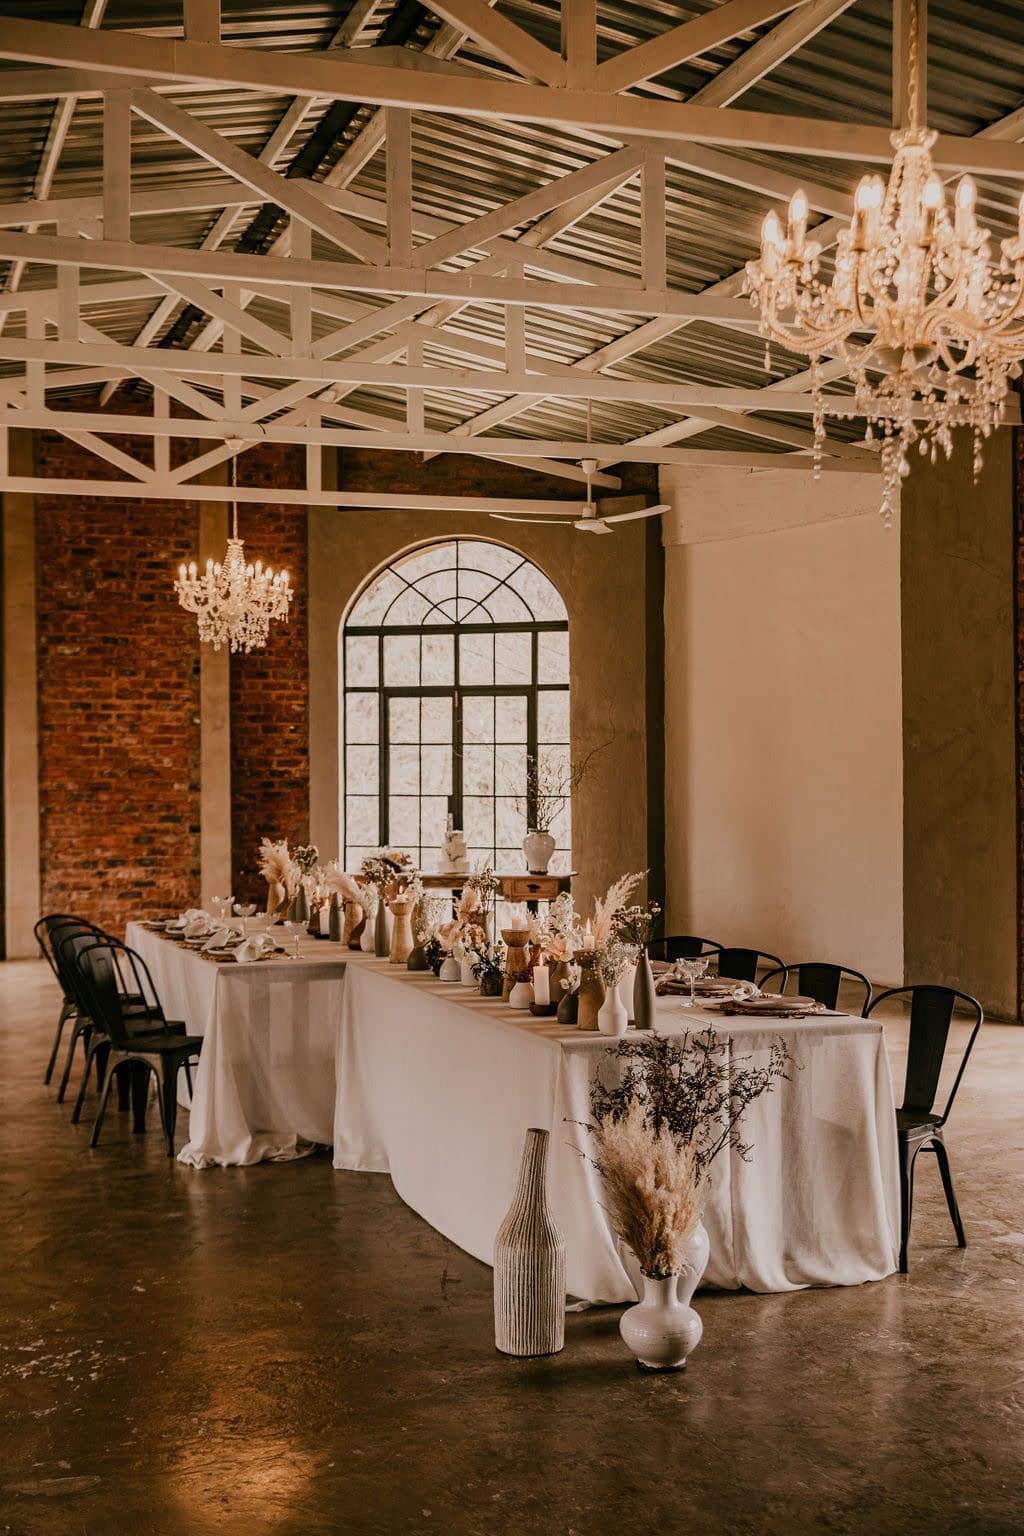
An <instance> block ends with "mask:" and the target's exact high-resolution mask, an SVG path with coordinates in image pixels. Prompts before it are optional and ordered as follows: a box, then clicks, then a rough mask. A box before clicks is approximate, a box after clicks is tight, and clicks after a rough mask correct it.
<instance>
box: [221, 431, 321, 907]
mask: <svg viewBox="0 0 1024 1536" xmlns="http://www.w3.org/2000/svg"><path fill="white" fill-rule="evenodd" d="M304 457H305V455H304V450H302V449H298V448H286V447H281V446H279V445H276V444H275V445H268V446H267V447H266V448H263V449H254V450H253V451H252V452H250V453H247V454H246V455H245V456H244V457H243V459H242V460H241V464H240V468H239V477H238V481H239V484H240V485H249V486H251V485H265V486H268V487H273V486H279V487H280V486H289V485H290V486H301V485H303V484H304V483H305V482H304V479H303V476H304V473H305V469H304ZM238 516H239V532H240V534H241V536H242V538H243V539H244V540H245V545H246V551H247V552H248V551H249V550H251V551H252V552H253V555H254V556H255V555H258V556H259V557H260V558H261V559H262V560H263V563H264V565H271V566H273V568H274V570H275V571H276V570H281V569H284V570H286V571H287V572H288V575H289V578H290V581H291V585H292V586H293V588H294V591H295V595H294V597H293V599H292V606H291V614H290V617H289V620H288V623H287V625H283V624H274V625H272V626H271V633H270V639H269V641H268V643H267V646H266V649H265V650H262V651H253V652H251V653H250V654H249V655H248V656H246V655H245V654H244V653H241V654H238V655H235V656H232V658H231V800H232V806H231V811H232V815H231V841H232V863H233V882H234V893H235V895H236V896H242V895H245V896H248V897H251V898H252V899H254V900H262V898H264V897H265V896H266V885H265V884H264V882H263V880H262V879H261V878H260V876H259V874H258V872H257V867H256V850H257V848H258V847H259V842H260V838H261V837H272V838H275V839H276V838H280V837H285V838H287V839H288V841H289V842H290V843H291V844H292V846H293V847H294V846H295V844H296V843H304V842H307V841H308V838H309V687H308V682H309V639H308V629H307V595H308V590H309V582H308V579H307V571H306V509H305V508H304V507H295V506H288V505H282V504H275V503H272V502H270V503H266V504H262V503H257V504H253V505H251V506H250V505H248V504H247V503H243V504H242V505H241V506H240V508H239V514H238Z"/></svg>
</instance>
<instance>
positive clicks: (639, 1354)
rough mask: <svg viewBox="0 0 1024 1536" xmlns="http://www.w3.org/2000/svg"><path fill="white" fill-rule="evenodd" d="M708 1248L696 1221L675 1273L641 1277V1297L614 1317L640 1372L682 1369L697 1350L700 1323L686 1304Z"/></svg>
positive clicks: (700, 1224) (701, 1271) (706, 1259)
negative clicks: (681, 1263) (618, 1317)
mask: <svg viewBox="0 0 1024 1536" xmlns="http://www.w3.org/2000/svg"><path fill="white" fill-rule="evenodd" d="M710 1252H711V1245H710V1243H709V1242H708V1234H707V1231H706V1230H705V1227H704V1223H703V1222H698V1223H697V1225H696V1227H695V1228H694V1230H693V1232H692V1233H691V1235H690V1241H689V1242H688V1243H687V1245H686V1257H685V1260H684V1262H683V1266H682V1268H681V1269H680V1271H679V1273H678V1274H676V1275H665V1276H662V1277H655V1276H653V1275H644V1274H642V1275H641V1276H640V1283H641V1286H642V1287H643V1295H642V1296H641V1298H640V1300H639V1301H638V1302H637V1304H636V1306H635V1307H627V1309H626V1311H625V1312H623V1314H622V1316H621V1317H620V1319H619V1332H620V1333H621V1335H622V1338H623V1342H624V1343H625V1345H626V1347H627V1348H628V1349H629V1350H631V1351H632V1353H633V1354H634V1355H635V1356H636V1362H637V1364H638V1365H639V1367H640V1369H641V1370H642V1371H681V1370H683V1369H684V1368H685V1366H686V1362H687V1360H688V1359H689V1357H690V1355H691V1354H692V1353H693V1351H694V1350H695V1349H696V1348H697V1345H698V1344H699V1343H700V1341H701V1335H702V1334H703V1332H704V1324H703V1323H702V1322H701V1320H700V1316H699V1314H698V1313H697V1312H695V1311H694V1309H693V1307H692V1306H691V1305H690V1302H691V1300H692V1298H693V1293H694V1291H695V1290H696V1289H697V1287H698V1285H699V1284H700V1282H701V1278H702V1276H703V1274H704V1271H705V1270H706V1269H707V1267H708V1258H709V1256H710Z"/></svg>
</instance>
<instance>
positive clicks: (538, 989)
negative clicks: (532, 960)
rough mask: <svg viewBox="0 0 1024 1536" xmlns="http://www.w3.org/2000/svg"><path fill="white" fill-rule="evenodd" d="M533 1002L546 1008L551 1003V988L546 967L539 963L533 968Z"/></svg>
mask: <svg viewBox="0 0 1024 1536" xmlns="http://www.w3.org/2000/svg"><path fill="white" fill-rule="evenodd" d="M533 1000H534V1002H535V1003H541V1004H542V1005H543V1006H544V1007H545V1008H546V1007H547V1006H548V1004H549V1003H550V1002H551V987H550V982H549V977H548V968H547V966H546V965H543V964H540V963H538V964H537V965H535V966H534V968H533Z"/></svg>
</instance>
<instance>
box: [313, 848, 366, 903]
mask: <svg viewBox="0 0 1024 1536" xmlns="http://www.w3.org/2000/svg"><path fill="white" fill-rule="evenodd" d="M316 873H317V881H318V884H319V885H320V886H321V887H322V888H323V890H324V891H326V893H327V895H328V896H338V897H340V899H341V900H342V901H355V902H358V903H359V904H360V906H361V905H362V901H363V889H362V886H361V885H359V884H357V882H356V880H355V878H354V877H353V876H352V875H347V874H346V873H345V871H344V870H343V869H342V867H341V865H340V864H339V863H338V861H337V859H331V860H329V862H328V863H327V864H325V865H323V866H322V867H321V868H320V869H318V870H317V872H316Z"/></svg>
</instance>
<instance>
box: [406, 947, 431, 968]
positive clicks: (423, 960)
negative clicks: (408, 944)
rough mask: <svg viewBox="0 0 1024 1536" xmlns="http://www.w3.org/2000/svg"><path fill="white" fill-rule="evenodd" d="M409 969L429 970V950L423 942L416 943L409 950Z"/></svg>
mask: <svg viewBox="0 0 1024 1536" xmlns="http://www.w3.org/2000/svg"><path fill="white" fill-rule="evenodd" d="M405 968H406V970H407V971H429V970H430V966H429V965H428V964H427V952H426V950H425V949H424V948H423V945H422V944H414V945H413V947H412V949H410V951H409V958H408V959H407V960H406V962H405Z"/></svg>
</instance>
